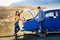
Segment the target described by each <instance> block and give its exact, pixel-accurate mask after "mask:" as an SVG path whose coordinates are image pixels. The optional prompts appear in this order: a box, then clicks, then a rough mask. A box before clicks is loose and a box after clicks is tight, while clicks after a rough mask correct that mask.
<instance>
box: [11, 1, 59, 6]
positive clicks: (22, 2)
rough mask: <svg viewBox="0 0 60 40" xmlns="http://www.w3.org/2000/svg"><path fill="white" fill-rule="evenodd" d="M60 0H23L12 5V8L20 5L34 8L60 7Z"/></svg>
mask: <svg viewBox="0 0 60 40" xmlns="http://www.w3.org/2000/svg"><path fill="white" fill-rule="evenodd" d="M59 4H60V0H22V1H19V2H16V3H12V4H11V5H10V6H19V5H33V6H41V5H42V6H46V5H51V6H52V5H59Z"/></svg>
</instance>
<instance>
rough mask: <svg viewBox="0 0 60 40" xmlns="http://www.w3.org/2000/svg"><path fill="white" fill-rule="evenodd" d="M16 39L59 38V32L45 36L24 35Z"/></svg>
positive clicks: (38, 39) (44, 39)
mask: <svg viewBox="0 0 60 40" xmlns="http://www.w3.org/2000/svg"><path fill="white" fill-rule="evenodd" d="M17 40H60V34H48V35H47V36H46V37H43V38H41V37H37V36H36V35H24V36H23V37H22V38H21V37H20V38H18V39H17Z"/></svg>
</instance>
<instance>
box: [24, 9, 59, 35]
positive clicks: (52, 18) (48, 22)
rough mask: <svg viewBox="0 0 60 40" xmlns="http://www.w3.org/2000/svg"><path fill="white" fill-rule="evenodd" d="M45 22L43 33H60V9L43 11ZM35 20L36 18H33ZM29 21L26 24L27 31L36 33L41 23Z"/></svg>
mask: <svg viewBox="0 0 60 40" xmlns="http://www.w3.org/2000/svg"><path fill="white" fill-rule="evenodd" d="M43 11H44V14H45V20H44V21H43V23H42V28H43V31H45V32H46V34H47V33H60V9H49V10H43ZM33 18H34V17H33ZM33 18H32V19H28V20H27V21H25V22H24V26H23V28H24V30H25V31H32V32H34V31H36V30H38V29H39V23H38V21H37V20H35V19H33Z"/></svg>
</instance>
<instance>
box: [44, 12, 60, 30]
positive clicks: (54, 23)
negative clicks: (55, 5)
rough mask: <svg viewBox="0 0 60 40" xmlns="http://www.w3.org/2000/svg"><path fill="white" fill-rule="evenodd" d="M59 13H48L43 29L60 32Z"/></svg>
mask: <svg viewBox="0 0 60 40" xmlns="http://www.w3.org/2000/svg"><path fill="white" fill-rule="evenodd" d="M58 22H59V16H58V11H50V12H48V13H47V12H46V14H45V20H44V23H43V27H44V28H47V29H48V30H49V31H58V30H60V25H59V23H58Z"/></svg>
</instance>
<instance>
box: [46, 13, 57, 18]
mask: <svg viewBox="0 0 60 40" xmlns="http://www.w3.org/2000/svg"><path fill="white" fill-rule="evenodd" d="M57 16H58V12H49V13H47V14H46V15H45V17H49V18H56V17H57Z"/></svg>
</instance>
